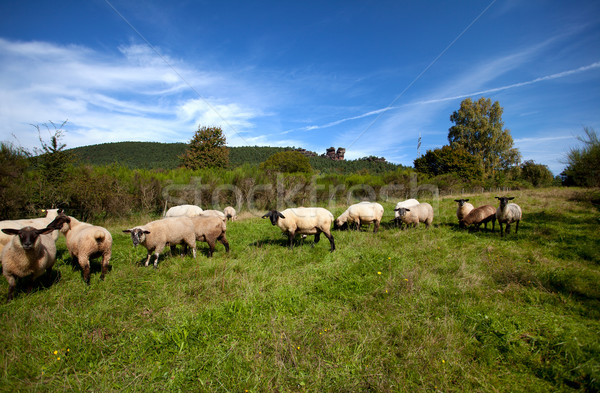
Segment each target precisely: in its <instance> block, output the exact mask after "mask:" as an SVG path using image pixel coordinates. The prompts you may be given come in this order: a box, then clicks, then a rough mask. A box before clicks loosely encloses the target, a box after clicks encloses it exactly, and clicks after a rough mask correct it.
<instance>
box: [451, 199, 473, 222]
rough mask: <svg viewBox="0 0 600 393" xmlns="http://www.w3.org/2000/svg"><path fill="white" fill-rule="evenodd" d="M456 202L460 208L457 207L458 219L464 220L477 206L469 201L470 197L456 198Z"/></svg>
mask: <svg viewBox="0 0 600 393" xmlns="http://www.w3.org/2000/svg"><path fill="white" fill-rule="evenodd" d="M454 202H458V208H457V209H456V218H458V221H459V222H460V220H462V219H463V218H465V217H466V216H467V214H469V213H470V212H471V210H473V209H474V208H475V207H474V206H473V205H471V204H470V203H469V200H468V199H455V200H454Z"/></svg>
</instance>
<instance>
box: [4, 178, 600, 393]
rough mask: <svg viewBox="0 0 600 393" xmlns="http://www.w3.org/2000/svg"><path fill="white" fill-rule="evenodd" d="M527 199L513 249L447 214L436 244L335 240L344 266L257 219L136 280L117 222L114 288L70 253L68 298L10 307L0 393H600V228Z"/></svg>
mask: <svg viewBox="0 0 600 393" xmlns="http://www.w3.org/2000/svg"><path fill="white" fill-rule="evenodd" d="M515 195H516V196H517V199H516V201H517V202H518V203H519V204H520V205H521V207H522V208H523V210H524V213H525V218H524V221H523V222H522V225H521V228H520V229H521V230H520V232H519V234H518V235H517V236H514V234H512V235H511V236H510V237H509V238H507V239H500V237H499V235H498V233H497V232H496V233H494V234H492V233H489V232H475V233H469V232H467V231H461V230H458V228H457V227H456V225H455V224H454V223H455V216H454V212H455V205H456V204H455V203H454V202H452V200H451V199H444V200H443V201H441V203H440V205H439V214H438V216H437V217H436V219H435V221H434V223H435V227H434V228H432V229H430V230H424V229H417V230H411V231H404V232H402V231H399V230H397V229H394V228H390V227H384V228H382V229H381V231H380V233H378V234H377V235H373V234H372V233H370V232H359V233H357V232H335V233H334V236H335V239H336V244H337V248H338V249H337V250H336V251H335V252H334V253H329V252H328V249H329V247H328V242H327V239H325V238H324V237H322V240H321V243H319V244H317V245H316V246H315V247H314V248H312V247H311V243H312V239H311V238H309V239H308V240H307V241H305V242H304V244H300V242H298V246H297V247H296V248H295V249H294V250H293V251H290V250H288V249H287V248H285V247H284V244H285V238H284V237H283V236H282V235H281V233H280V231H279V229H278V228H274V227H272V226H271V225H270V223H268V222H267V221H266V220H260V219H259V218H258V217H253V218H248V219H245V220H240V221H238V222H234V223H230V224H229V226H228V238H229V240H230V243H231V245H232V252H231V253H230V254H229V255H226V254H225V253H224V251H223V247H222V245H218V246H217V252H216V253H215V257H214V258H212V259H210V260H209V259H207V258H206V257H205V254H204V253H203V254H201V256H199V257H198V260H196V261H195V260H193V259H192V258H190V257H186V258H184V259H181V258H180V257H169V256H168V255H164V258H163V259H162V260H161V262H160V268H159V269H158V270H154V269H152V268H144V267H140V266H137V265H136V262H138V261H141V260H142V259H143V258H144V256H145V250H143V249H140V248H137V249H134V248H133V247H132V246H131V243H130V239H129V238H128V237H126V236H124V234H122V233H121V229H123V228H125V227H127V226H129V225H132V224H134V223H118V222H108V223H106V224H105V225H107V226H108V228H109V229H110V230H111V232H112V233H113V236H114V240H115V243H114V246H113V260H112V265H113V270H112V271H111V272H110V273H109V275H108V276H107V278H106V281H105V282H99V280H98V276H99V273H98V269H99V266H98V265H97V264H96V265H95V268H96V271H95V273H94V274H93V276H92V283H91V286H89V287H86V286H85V285H84V284H83V282H82V280H81V277H80V273H79V271H77V270H74V269H73V268H72V267H71V265H70V263H69V261H70V258H69V257H68V253H66V252H64V251H63V252H62V253H61V256H60V260H59V261H58V262H57V268H56V269H55V271H57V272H58V273H59V277H58V278H59V280H58V282H56V283H55V284H54V285H52V286H51V287H50V288H47V289H41V290H39V291H36V292H34V293H32V294H30V295H27V294H25V293H20V294H18V295H17V297H16V299H15V300H14V301H13V302H11V303H10V304H6V305H5V304H2V305H0V321H1V323H0V331H1V332H2V334H1V335H0V389H1V390H3V391H19V390H21V391H23V390H39V391H62V390H65V389H72V390H77V391H80V390H92V391H140V392H141V391H155V390H159V389H160V390H163V389H166V390H168V391H177V390H178V389H181V390H182V391H223V392H227V391H236V392H240V391H242V392H243V391H246V390H247V391H251V392H258V391H311V392H315V391H332V392H333V391H335V392H340V391H368V390H374V391H407V392H409V391H410V392H412V391H437V390H439V391H532V392H535V391H539V392H545V391H557V390H565V391H569V390H571V389H572V388H578V387H587V388H588V389H590V390H598V389H599V388H600V381H598V378H599V377H600V369H599V368H600V343H599V342H598V337H599V336H600V324H599V322H598V319H599V317H600V307H599V306H600V303H599V299H600V290H599V288H598V282H599V279H600V273H599V267H598V264H599V263H600V251H599V250H598V247H597V246H598V244H599V242H600V233H599V232H598V230H597V229H598V217H599V215H598V211H597V210H596V209H594V208H592V207H591V204H589V203H588V202H585V201H573V200H568V199H569V198H571V197H572V196H573V191H570V190H551V191H548V190H545V191H544V190H543V191H523V192H517V193H515ZM492 199H493V196H490V195H481V196H476V197H472V198H471V200H472V202H474V204H475V205H480V204H483V203H490V202H492ZM384 207H385V208H386V218H387V219H389V218H390V213H389V212H391V208H392V204H391V203H389V204H384ZM343 209H344V208H343V207H341V206H340V207H338V208H335V209H332V210H334V214H339V213H341V211H343ZM246 215H247V216H249V214H248V213H246ZM141 221H144V220H143V219H142V220H141ZM135 224H138V222H136V223H135ZM199 245H200V246H199V248H200V249H201V250H202V251H204V250H205V249H206V246H205V245H204V244H201V243H199ZM59 250H64V239H61V240H59ZM6 292H7V284H6V281H5V280H2V283H1V285H0V296H5V295H6ZM54 351H57V352H56V354H55V353H54ZM58 358H60V360H59V359H58Z"/></svg>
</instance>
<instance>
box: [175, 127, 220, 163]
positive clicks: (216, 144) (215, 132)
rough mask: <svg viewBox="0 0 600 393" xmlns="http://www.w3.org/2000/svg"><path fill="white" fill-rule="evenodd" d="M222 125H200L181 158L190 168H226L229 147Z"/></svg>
mask: <svg viewBox="0 0 600 393" xmlns="http://www.w3.org/2000/svg"><path fill="white" fill-rule="evenodd" d="M226 143H227V142H226V139H225V135H224V134H223V130H222V129H221V127H198V131H196V133H195V134H194V137H193V138H192V140H191V141H190V143H189V145H188V148H187V150H186V151H185V153H184V154H183V155H181V156H180V157H179V158H180V159H181V161H182V163H183V166H185V167H186V168H189V169H200V168H226V167H227V166H228V165H229V149H228V148H227V146H226Z"/></svg>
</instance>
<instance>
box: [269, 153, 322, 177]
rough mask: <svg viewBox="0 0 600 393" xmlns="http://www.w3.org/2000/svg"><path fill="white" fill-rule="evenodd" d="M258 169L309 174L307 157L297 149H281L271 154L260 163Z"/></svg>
mask: <svg viewBox="0 0 600 393" xmlns="http://www.w3.org/2000/svg"><path fill="white" fill-rule="evenodd" d="M260 169H262V170H265V171H267V172H283V173H307V174H311V173H312V171H313V169H312V167H311V166H310V162H309V161H308V157H306V156H305V155H304V154H302V153H300V152H297V151H282V152H279V153H275V154H273V155H272V156H271V157H269V158H268V159H267V160H266V161H265V162H263V163H262V164H260Z"/></svg>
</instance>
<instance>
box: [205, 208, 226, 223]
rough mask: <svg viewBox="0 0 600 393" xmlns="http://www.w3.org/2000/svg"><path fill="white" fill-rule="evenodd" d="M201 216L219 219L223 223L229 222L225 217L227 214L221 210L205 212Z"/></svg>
mask: <svg viewBox="0 0 600 393" xmlns="http://www.w3.org/2000/svg"><path fill="white" fill-rule="evenodd" d="M200 216H203V217H219V218H220V219H222V220H223V221H227V217H226V216H225V213H223V212H222V211H220V210H203V211H202V213H200Z"/></svg>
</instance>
